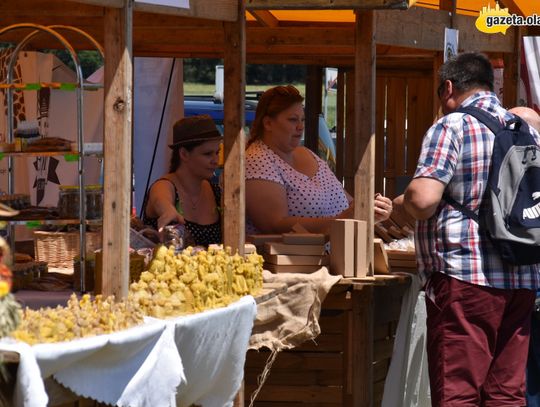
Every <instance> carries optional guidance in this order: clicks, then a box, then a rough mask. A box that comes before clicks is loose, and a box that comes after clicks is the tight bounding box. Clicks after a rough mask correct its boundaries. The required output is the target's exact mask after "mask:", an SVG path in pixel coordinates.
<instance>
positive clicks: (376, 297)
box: [244, 273, 410, 407]
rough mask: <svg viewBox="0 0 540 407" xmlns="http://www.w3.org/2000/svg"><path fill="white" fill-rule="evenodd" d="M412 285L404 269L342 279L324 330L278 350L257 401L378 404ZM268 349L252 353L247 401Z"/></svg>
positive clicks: (271, 406)
mask: <svg viewBox="0 0 540 407" xmlns="http://www.w3.org/2000/svg"><path fill="white" fill-rule="evenodd" d="M409 285H410V276H409V275H407V274H399V273H397V274H393V275H387V276H377V277H376V278H375V279H372V280H369V279H363V280H355V279H344V280H341V281H340V282H339V283H338V284H336V285H335V286H334V287H333V288H332V290H331V291H330V293H329V295H328V296H327V298H326V300H325V301H324V303H323V308H322V312H321V317H320V325H321V335H319V337H317V338H316V339H315V342H308V343H304V344H303V345H301V346H300V347H297V348H295V349H292V350H289V351H284V352H281V353H280V354H279V355H278V357H277V359H276V361H275V362H274V365H273V367H272V369H271V371H270V374H269V376H268V379H267V381H266V383H265V384H264V386H263V387H262V389H261V391H260V393H259V395H258V397H257V400H256V402H255V406H261V407H278V406H280V407H300V406H306V407H307V406H310V407H338V406H379V405H380V403H381V400H382V394H383V389H384V380H385V378H386V373H387V371H388V367H389V365H390V358H391V356H392V349H393V344H394V335H395V332H396V327H397V323H398V320H399V315H400V310H401V299H402V297H403V294H404V292H405V290H406V289H407V288H408V287H409ZM269 354H270V352H269V351H265V350H261V351H249V352H248V357H247V360H246V368H245V377H244V380H245V398H246V403H245V405H249V397H250V394H251V393H252V392H253V390H254V389H255V388H256V387H257V386H256V382H257V376H258V375H259V374H260V373H261V372H262V370H263V368H264V366H265V363H266V359H267V357H268V356H269Z"/></svg>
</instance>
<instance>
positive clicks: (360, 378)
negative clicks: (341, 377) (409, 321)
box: [349, 284, 374, 407]
mask: <svg viewBox="0 0 540 407" xmlns="http://www.w3.org/2000/svg"><path fill="white" fill-rule="evenodd" d="M373 291H374V287H373V286H372V285H367V284H366V285H362V286H361V285H357V284H355V285H354V287H353V291H352V293H351V298H352V311H351V313H352V316H351V319H350V320H351V323H352V334H351V335H352V336H351V337H349V338H354V339H349V341H351V342H352V343H351V344H350V346H351V347H352V349H351V355H350V356H351V358H352V359H353V361H352V363H351V367H352V369H353V372H352V378H353V382H352V386H351V387H352V392H353V400H352V403H351V405H353V406H362V407H372V406H373V324H374V321H373V319H374V317H373V312H374V292H373Z"/></svg>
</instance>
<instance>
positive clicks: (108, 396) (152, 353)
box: [0, 296, 257, 407]
mask: <svg viewBox="0 0 540 407" xmlns="http://www.w3.org/2000/svg"><path fill="white" fill-rule="evenodd" d="M256 313H257V307H256V304H255V301H254V299H253V297H251V296H247V297H244V298H242V299H241V300H239V301H237V302H235V303H233V304H231V305H229V306H228V307H225V308H220V309H216V310H210V311H206V312H203V313H200V314H195V315H190V316H186V317H181V318H176V319H172V320H167V321H163V320H156V319H152V318H148V319H147V320H146V323H145V324H144V325H141V326H138V327H134V328H131V329H129V330H125V331H121V332H116V333H113V334H110V335H100V336H95V337H90V338H83V339H80V340H76V341H71V342H63V343H54V344H41V345H35V346H32V347H30V346H28V345H26V344H23V343H16V342H13V341H11V342H10V341H9V340H4V341H1V342H0V349H2V350H12V351H16V352H19V354H20V355H21V362H20V364H19V370H18V376H17V388H16V400H15V405H16V406H17V407H18V406H22V407H41V406H46V405H47V399H48V397H47V394H46V392H45V386H44V384H43V380H44V379H50V378H51V377H52V378H54V379H55V381H57V382H59V383H61V384H62V385H63V386H65V387H66V388H68V389H69V390H71V391H72V392H73V393H75V394H77V395H79V396H83V397H88V398H92V399H94V400H98V401H100V402H105V403H108V404H112V405H117V406H130V407H137V406H149V407H155V406H163V407H166V406H169V405H173V406H174V405H175V404H176V403H178V405H180V406H188V405H190V404H192V403H196V404H199V405H202V406H203V407H213V406H216V407H217V406H219V407H223V406H229V405H232V401H233V399H234V396H235V394H236V392H237V391H238V389H239V388H240V383H241V381H242V378H243V368H244V361H245V357H246V351H247V345H248V340H249V337H250V335H251V329H252V327H253V320H254V318H255V316H256ZM175 395H176V400H175ZM51 401H54V400H51Z"/></svg>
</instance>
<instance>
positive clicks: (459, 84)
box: [439, 52, 494, 92]
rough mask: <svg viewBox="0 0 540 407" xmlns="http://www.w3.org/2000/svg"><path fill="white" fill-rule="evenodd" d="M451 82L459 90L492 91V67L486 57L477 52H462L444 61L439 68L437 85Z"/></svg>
mask: <svg viewBox="0 0 540 407" xmlns="http://www.w3.org/2000/svg"><path fill="white" fill-rule="evenodd" d="M446 81H450V82H452V85H453V86H454V88H456V89H457V90H458V91H459V92H466V91H468V90H471V89H475V88H484V89H488V90H490V91H492V92H493V82H494V75H493V67H492V66H491V62H490V61H489V59H488V57H486V56H485V55H484V54H481V53H479V52H464V53H462V54H458V55H456V56H455V57H452V58H450V59H449V60H448V61H446V62H445V63H444V64H443V65H442V66H441V68H440V69H439V87H440V88H442V86H444V83H445V82H446Z"/></svg>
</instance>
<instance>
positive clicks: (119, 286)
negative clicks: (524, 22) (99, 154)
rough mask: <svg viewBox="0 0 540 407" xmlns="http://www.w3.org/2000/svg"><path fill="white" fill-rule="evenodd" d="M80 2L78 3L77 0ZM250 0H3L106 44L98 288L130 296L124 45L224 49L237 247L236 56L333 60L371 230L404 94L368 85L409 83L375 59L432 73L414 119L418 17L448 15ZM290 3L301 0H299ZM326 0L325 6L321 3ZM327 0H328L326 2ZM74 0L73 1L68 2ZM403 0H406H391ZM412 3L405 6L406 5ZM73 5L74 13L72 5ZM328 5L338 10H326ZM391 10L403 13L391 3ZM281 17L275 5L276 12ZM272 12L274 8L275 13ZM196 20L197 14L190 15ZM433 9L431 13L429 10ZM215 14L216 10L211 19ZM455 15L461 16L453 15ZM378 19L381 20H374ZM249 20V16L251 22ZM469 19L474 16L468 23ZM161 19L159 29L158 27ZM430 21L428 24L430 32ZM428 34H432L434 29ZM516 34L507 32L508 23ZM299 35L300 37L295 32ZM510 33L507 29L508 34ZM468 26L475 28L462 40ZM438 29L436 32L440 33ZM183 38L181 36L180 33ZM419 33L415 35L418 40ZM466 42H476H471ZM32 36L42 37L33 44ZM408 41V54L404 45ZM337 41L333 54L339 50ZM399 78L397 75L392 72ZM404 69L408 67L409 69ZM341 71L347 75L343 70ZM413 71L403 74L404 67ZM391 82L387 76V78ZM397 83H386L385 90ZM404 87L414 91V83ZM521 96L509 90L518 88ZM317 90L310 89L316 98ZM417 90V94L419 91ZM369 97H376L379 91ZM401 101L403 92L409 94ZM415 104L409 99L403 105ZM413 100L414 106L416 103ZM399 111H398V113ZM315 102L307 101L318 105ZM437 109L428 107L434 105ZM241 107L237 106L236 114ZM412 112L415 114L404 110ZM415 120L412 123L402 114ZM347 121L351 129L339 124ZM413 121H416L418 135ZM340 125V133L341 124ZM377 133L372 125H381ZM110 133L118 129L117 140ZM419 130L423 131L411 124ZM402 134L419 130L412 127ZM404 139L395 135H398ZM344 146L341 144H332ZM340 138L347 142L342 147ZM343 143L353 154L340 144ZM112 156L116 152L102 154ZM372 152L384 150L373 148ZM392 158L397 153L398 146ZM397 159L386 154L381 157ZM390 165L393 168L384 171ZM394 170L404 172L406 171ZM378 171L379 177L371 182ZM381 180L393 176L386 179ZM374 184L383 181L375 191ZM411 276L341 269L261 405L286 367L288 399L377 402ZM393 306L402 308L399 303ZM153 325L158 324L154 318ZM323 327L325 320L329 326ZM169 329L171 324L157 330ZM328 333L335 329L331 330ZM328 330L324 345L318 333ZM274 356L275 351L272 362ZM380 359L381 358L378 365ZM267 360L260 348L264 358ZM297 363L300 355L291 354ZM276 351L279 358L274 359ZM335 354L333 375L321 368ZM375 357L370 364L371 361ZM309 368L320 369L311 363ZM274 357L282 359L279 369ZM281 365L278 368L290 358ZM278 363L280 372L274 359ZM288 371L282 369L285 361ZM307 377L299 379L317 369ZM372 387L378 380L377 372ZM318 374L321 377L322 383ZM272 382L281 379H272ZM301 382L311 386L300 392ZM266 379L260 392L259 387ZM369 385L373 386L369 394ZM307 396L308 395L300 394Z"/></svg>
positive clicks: (240, 206)
mask: <svg viewBox="0 0 540 407" xmlns="http://www.w3.org/2000/svg"><path fill="white" fill-rule="evenodd" d="M79 3H80V4H79ZM261 3H264V2H248V4H247V6H248V9H249V6H250V5H251V7H252V8H251V9H250V11H249V12H250V14H251V15H252V16H255V17H254V18H255V19H256V21H254V20H251V19H250V21H249V22H248V23H246V20H245V18H244V13H245V10H244V4H243V2H235V1H225V0H222V1H218V2H216V1H202V2H197V4H196V5H195V6H193V7H192V8H189V9H177V8H170V7H161V6H148V5H143V4H140V3H138V2H135V3H132V2H124V1H120V0H117V1H100V0H88V1H80V2H78V3H77V4H76V5H73V3H72V2H67V1H60V0H57V1H53V2H50V3H49V4H48V5H47V10H48V13H40V12H39V8H38V7H36V4H35V2H34V1H30V0H26V1H23V2H20V4H17V5H16V6H13V5H10V4H8V5H6V4H3V5H2V6H0V12H2V14H3V17H5V20H4V21H6V23H8V22H9V23H14V22H19V21H20V20H24V19H29V18H30V19H32V20H33V21H36V22H42V23H44V24H51V23H55V24H61V23H62V22H65V21H66V20H70V21H72V17H73V14H76V15H77V16H78V17H79V19H78V20H79V21H80V25H81V26H82V27H83V28H85V29H87V30H88V32H90V33H91V34H92V35H94V36H95V37H96V38H97V39H98V41H99V42H102V43H103V44H104V45H105V61H106V65H105V66H106V72H105V93H106V100H105V129H104V132H105V149H104V155H105V183H104V186H105V191H106V192H105V195H104V214H103V215H104V216H103V223H104V232H103V246H104V251H103V269H104V278H103V286H102V289H103V292H105V293H115V294H117V295H119V296H121V297H122V296H125V295H126V294H127V288H128V270H129V256H128V254H127V252H128V250H127V245H128V242H129V237H128V234H129V213H130V205H129V201H130V192H131V191H130V182H131V179H130V163H131V155H130V154H131V133H130V131H131V122H130V121H131V100H132V96H131V90H132V89H131V82H132V78H131V56H132V55H133V54H136V55H160V56H165V55H168V56H181V57H189V56H191V57H193V56H201V57H208V56H216V55H217V56H224V60H225V75H226V77H227V79H228V80H227V81H226V82H225V100H226V102H225V109H226V110H225V117H226V119H225V184H224V187H225V193H224V208H225V214H224V220H225V225H224V230H225V231H226V233H225V236H224V241H225V244H226V245H229V246H231V247H233V248H238V249H240V251H242V250H243V247H244V202H243V187H244V185H243V154H244V138H243V134H242V132H241V129H242V127H243V126H242V125H243V116H242V112H243V109H242V108H241V106H243V93H244V84H245V79H244V71H245V69H244V67H245V62H246V58H247V59H249V60H250V61H264V62H271V61H276V60H279V61H281V62H291V63H307V64H311V65H312V66H315V67H318V68H320V67H321V66H322V65H331V64H334V63H335V64H337V65H339V66H340V70H341V75H342V76H341V79H342V81H340V83H342V84H344V83H346V84H347V85H346V88H345V86H344V85H342V86H344V88H342V91H341V93H340V98H341V101H342V102H343V100H344V98H345V94H344V93H343V91H344V90H345V89H348V90H349V91H348V92H346V94H347V96H346V97H347V105H346V106H347V115H346V117H345V111H344V108H343V106H344V104H342V108H341V109H342V110H341V112H340V113H341V118H340V119H339V120H340V123H338V128H339V127H340V125H341V130H343V128H344V127H346V136H345V143H343V137H341V136H340V138H338V140H341V141H339V142H338V152H339V151H341V154H342V155H341V157H340V158H339V159H340V160H341V162H342V163H344V164H345V165H342V175H343V176H344V178H345V181H346V185H347V187H348V188H349V189H350V190H351V191H352V190H353V189H354V193H355V207H356V208H357V213H356V214H355V215H356V217H357V218H359V219H364V220H365V221H366V222H367V230H370V231H371V230H372V227H373V215H372V213H373V201H372V199H373V196H374V192H375V191H376V190H377V188H379V187H378V186H380V185H383V184H384V183H383V182H382V180H383V179H384V178H385V177H386V178H387V179H388V178H392V177H393V176H396V175H406V174H405V168H406V167H405V166H404V165H401V164H402V162H401V161H400V160H399V159H398V160H397V161H396V162H397V164H399V168H398V166H396V168H394V169H392V168H386V169H385V170H387V173H385V174H384V175H382V174H381V173H380V172H379V173H378V175H376V174H377V173H376V171H377V170H376V168H378V169H379V170H381V167H379V165H382V163H383V162H385V160H383V159H380V158H381V156H378V154H380V151H381V149H378V150H376V148H375V138H378V137H383V134H384V133H385V132H387V134H393V136H392V137H390V139H391V140H392V141H393V142H394V144H391V146H392V147H393V149H394V150H393V151H394V152H395V151H399V150H400V149H403V148H404V144H403V143H401V142H399V143H398V142H397V141H399V140H401V138H400V134H399V133H400V131H401V130H403V129H402V128H401V127H400V125H399V124H398V125H395V126H394V127H391V126H390V127H385V126H384V125H382V124H381V123H382V122H384V121H385V118H386V117H394V114H395V113H396V112H399V111H402V113H403V112H404V110H403V109H404V107H403V106H402V105H398V104H396V105H395V106H394V110H391V111H390V110H388V111H386V110H385V108H390V107H391V106H390V105H387V106H383V107H382V109H380V107H381V106H380V105H377V104H376V103H380V101H381V98H380V97H377V99H376V100H375V95H381V94H386V92H387V91H391V92H392V95H400V94H404V95H405V94H407V92H403V93H402V92H401V88H400V86H398V85H400V84H401V82H399V81H397V82H396V81H393V79H395V76H392V78H393V79H389V80H388V81H386V79H385V81H386V82H384V83H383V84H382V85H383V86H382V89H383V90H382V91H381V90H380V89H381V88H379V87H378V86H379V83H378V82H377V83H376V81H375V77H376V72H377V70H378V71H379V72H380V70H381V69H382V70H385V72H386V73H387V74H388V75H389V77H390V76H391V74H394V73H395V68H396V66H397V67H399V68H400V69H401V68H402V66H403V65H405V66H407V67H409V68H410V70H409V72H413V71H414V72H415V74H414V75H417V74H418V73H419V72H420V76H422V81H418V82H417V83H416V85H417V86H416V87H415V88H414V89H420V88H422V87H423V86H425V85H426V83H427V84H428V88H427V91H426V90H425V89H424V91H422V92H419V93H417V94H413V93H408V95H410V96H411V97H413V98H414V97H416V98H420V99H421V101H422V103H421V105H420V103H419V105H420V106H421V107H420V108H418V109H417V110H414V109H412V108H411V110H409V111H408V112H413V111H414V112H415V113H414V114H416V115H418V117H420V116H421V113H422V112H423V113H425V111H426V109H425V106H428V110H427V111H428V112H430V110H429V107H431V108H433V106H434V104H433V94H434V90H433V77H434V76H433V74H434V72H435V71H436V66H437V63H438V62H439V60H440V57H441V55H440V53H439V50H440V49H441V47H440V45H441V44H440V43H441V41H442V40H440V41H439V39H438V36H437V35H428V34H422V33H418V32H417V27H418V21H421V22H423V23H425V24H427V25H428V26H429V27H430V29H432V30H435V32H437V33H439V34H440V29H441V28H442V27H444V26H445V25H449V24H450V17H449V16H448V13H445V12H442V11H441V12H438V11H434V10H430V11H427V10H418V9H413V10H409V11H407V12H398V11H384V12H373V11H371V10H364V11H357V13H355V14H354V13H352V12H351V14H352V17H353V19H352V21H350V20H349V21H347V22H345V23H343V22H338V23H313V24H306V25H305V26H302V24H301V23H298V22H297V21H296V22H291V20H288V21H287V22H280V21H279V19H277V18H276V17H275V15H274V14H272V13H271V12H270V11H269V10H273V9H276V10H278V11H279V9H284V8H287V6H289V7H290V6H291V4H289V3H290V2H275V1H273V2H269V4H261ZM301 3H302V4H301V5H297V6H296V7H298V8H299V9H301V8H302V7H303V6H305V2H301ZM314 3H316V7H314V8H317V9H324V8H336V9H337V8H347V9H349V11H350V10H351V9H357V8H361V7H365V6H367V8H368V9H369V8H372V7H382V6H383V5H384V3H385V2H374V3H375V4H373V3H371V2H368V3H369V4H367V5H366V4H364V2H360V1H358V2H354V1H348V2H345V3H346V4H345V5H343V4H341V5H340V4H337V5H328V4H326V3H327V2H314ZM323 3H324V4H323ZM332 3H333V2H332ZM66 4H69V7H66ZM395 4H399V5H401V6H402V7H405V4H404V3H403V2H395ZM406 6H408V3H406ZM68 10H69V11H68ZM333 11H336V10H333ZM398 13H399V14H398ZM277 14H279V13H277ZM277 14H276V15H277ZM193 17H195V18H193ZM435 17H436V18H435ZM205 18H213V19H214V20H215V21H205V20H203V19H205ZM456 20H461V24H463V25H462V27H463V31H464V32H465V33H468V34H466V35H465V38H466V39H467V38H469V39H470V42H467V41H464V43H465V44H466V46H465V47H464V49H468V47H471V48H473V46H476V44H477V43H476V42H475V41H478V43H479V44H481V45H482V46H483V47H484V49H485V50H486V51H492V52H503V53H504V58H506V60H507V61H508V62H509V64H508V68H509V70H508V73H507V75H508V77H509V78H510V77H512V75H513V73H512V72H514V73H515V72H516V65H515V59H516V58H515V54H514V53H513V52H512V50H513V49H515V48H514V43H513V40H514V39H515V38H516V37H512V36H511V35H509V36H506V37H505V38H504V40H501V41H495V40H493V39H492V38H489V39H488V38H485V37H478V36H477V35H474V34H471V31H470V27H468V25H469V24H471V20H472V18H468V19H467V18H465V17H463V19H461V17H460V18H456ZM458 22H459V21H458ZM375 23H377V24H375ZM246 24H247V27H246ZM472 26H473V25H472V24H471V27H472ZM397 27H409V28H410V27H416V28H414V29H410V30H408V31H406V32H405V34H406V35H404V34H403V32H396V30H397ZM157 28H161V29H160V30H158V29H157ZM426 31H429V30H427V29H426ZM429 32H431V31H429ZM512 32H514V33H515V31H512ZM299 33H300V34H301V35H300V34H299ZM509 33H510V31H509ZM467 35H469V37H467ZM434 38H437V39H434ZM186 39H189V42H188V41H186ZM411 44H414V45H415V46H412V45H411ZM473 44H474V45H473ZM36 46H37V47H38V46H39V42H37V43H36ZM411 49H414V50H415V51H414V52H411ZM336 50H337V51H336ZM400 75H401V76H403V75H402V74H398V75H397V76H400ZM414 75H410V76H414ZM343 79H345V80H343ZM409 79H410V78H409ZM387 85H388V86H387ZM512 85H515V83H514V84H512V83H511V81H508V82H505V88H506V89H508V91H507V92H505V98H507V97H508V98H509V99H510V100H511V96H512ZM392 89H393V90H392ZM408 89H413V88H412V87H410V88H408ZM514 95H515V93H514ZM314 100H316V97H314V98H313V99H311V98H310V99H309V100H308V104H311V103H314ZM414 100H416V99H414ZM376 101H377V102H376ZM400 101H403V102H404V103H407V101H404V100H402V99H400ZM409 106H412V104H409ZM416 107H418V106H416ZM400 109H402V110H400ZM316 110H317V109H316V108H315V109H314V111H316ZM431 110H432V109H431ZM239 112H240V113H239ZM399 117H400V118H401V119H402V120H401V119H400V123H402V124H403V127H404V126H405V122H406V121H407V119H406V117H405V116H404V115H403V114H402V115H401V116H399ZM409 118H410V119H412V116H409ZM431 119H432V115H431V114H430V113H428V114H424V117H422V120H423V122H425V121H428V122H429V121H431ZM408 123H409V125H410V127H409V129H411V133H410V134H411V135H412V129H413V127H412V126H413V124H412V120H409V121H408ZM345 124H346V126H345ZM421 127H422V126H421V125H418V127H417V128H416V129H415V130H416V132H417V133H421V131H422V130H421ZM341 134H343V132H342V133H341ZM375 134H377V135H375ZM111 135H115V136H114V137H111ZM415 136H416V141H417V138H418V134H415ZM408 140H411V142H412V140H414V138H413V137H409V138H408ZM401 141H402V140H401ZM340 143H341V144H340ZM345 145H346V146H347V147H346V148H344V146H345ZM344 151H347V153H346V154H345V153H344ZM112 157H119V159H110V158H112ZM376 157H378V158H376ZM396 157H399V156H397V155H396ZM386 162H392V160H386ZM393 170H395V172H392V171H393ZM400 171H401V172H402V173H403V174H401V173H400ZM379 181H380V182H379ZM388 185H392V184H391V183H389V184H388ZM381 192H382V191H381ZM367 236H368V237H367V239H366V242H365V253H366V256H365V265H364V267H362V269H364V270H367V274H373V270H374V244H373V235H372V233H369V234H368V235H367ZM407 284H408V278H407V277H402V276H393V277H373V278H372V279H371V280H369V281H368V280H364V281H360V280H347V281H343V282H342V283H339V284H338V285H336V286H335V287H334V288H333V289H332V292H331V295H330V297H329V298H328V299H327V300H326V302H325V303H324V305H323V320H322V321H323V322H322V323H323V335H324V336H322V337H321V338H320V340H319V344H320V345H321V347H318V348H316V349H314V346H313V345H312V344H307V345H304V346H303V347H300V348H299V349H298V352H300V353H301V356H300V357H296V355H294V352H295V351H291V354H292V356H291V355H290V354H289V353H287V354H283V355H286V356H285V358H290V360H286V361H284V363H285V366H284V368H283V371H282V372H279V374H278V375H275V376H272V375H271V376H270V378H271V380H274V379H272V377H275V380H276V381H275V383H272V382H268V383H267V386H270V387H266V388H265V387H263V389H262V392H261V393H260V396H259V400H261V401H262V402H268V403H279V402H282V401H283V400H275V399H273V398H272V397H274V396H273V395H271V394H270V391H271V390H274V389H275V388H277V389H282V388H283V385H284V382H287V381H289V380H291V377H292V376H299V377H305V378H306V381H305V382H301V383H300V382H299V383H297V385H295V386H291V387H292V388H288V389H286V390H287V394H288V396H290V400H291V401H292V402H305V403H308V404H309V403H313V401H314V400H320V401H321V403H323V401H322V400H321V399H320V397H321V394H326V397H327V398H326V399H324V400H326V401H328V403H329V405H331V404H332V403H334V405H336V404H337V405H341V403H349V404H350V405H371V404H372V403H374V401H375V400H379V399H380V397H381V396H380V389H381V386H382V385H381V383H383V382H384V377H385V375H386V368H387V365H388V355H389V354H390V352H391V344H392V338H393V333H394V332H395V326H396V321H397V318H398V317H397V314H396V310H398V309H399V306H398V305H397V304H399V298H401V297H400V296H401V295H402V294H403V290H404V289H405V288H406V287H407ZM381 298H385V299H387V298H392V299H393V300H392V304H389V302H386V301H381V300H380V299H381ZM397 312H399V311H397ZM156 326H157V325H156ZM325 326H326V329H325ZM163 329H164V330H166V328H163ZM327 333H328V335H329V336H326V334H327ZM327 340H328V342H326V341H327ZM317 350H320V351H321V352H320V354H318V355H317V356H316V357H315V358H314V359H315V361H314V362H313V363H314V365H310V364H309V363H308V364H306V365H304V366H301V365H302V364H303V362H304V361H312V360H313V359H311V356H313V355H312V354H311V353H317ZM251 357H253V355H251V354H250V356H248V373H247V374H246V386H247V387H248V388H250V389H251V388H253V387H254V386H255V384H254V382H253V380H252V378H253V376H254V375H255V374H256V371H257V370H258V369H260V368H262V367H263V361H262V360H259V361H258V363H255V364H252V362H251V361H250V358H251ZM279 357H280V356H278V359H277V360H278V362H279V361H280V359H279ZM379 357H380V358H381V359H380V360H381V361H382V362H381V363H380V364H379V363H378V362H379ZM264 360H266V358H264ZM298 360H300V362H298ZM278 362H276V363H278ZM327 362H330V363H331V365H330V366H331V367H332V368H333V369H331V370H332V373H336V372H341V374H336V375H330V376H332V377H330V376H329V374H328V373H320V372H321V371H324V370H326V369H327V368H328V366H329V365H328V363H327ZM374 363H375V364H374ZM291 365H292V366H294V368H295V369H300V368H301V367H305V368H306V369H305V371H304V370H303V371H302V372H303V373H305V375H303V374H302V375H298V374H297V371H296V370H295V372H294V373H292V374H291V373H290V369H289V366H291ZM309 366H315V367H314V368H313V369H310V368H309ZM277 367H279V366H278V365H276V368H277ZM285 367H286V368H285ZM278 370H279V369H278ZM285 370H287V372H285ZM313 377H316V378H315V379H313V381H311V382H310V381H309V380H308V379H307V378H313ZM374 382H375V383H376V384H373V383H374ZM319 384H320V386H319ZM272 386H276V387H275V388H274V389H273V388H272ZM306 389H309V390H308V391H306ZM266 390H268V393H266ZM374 395H376V396H374ZM304 396H305V397H304Z"/></svg>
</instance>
